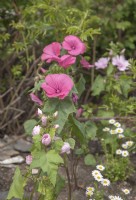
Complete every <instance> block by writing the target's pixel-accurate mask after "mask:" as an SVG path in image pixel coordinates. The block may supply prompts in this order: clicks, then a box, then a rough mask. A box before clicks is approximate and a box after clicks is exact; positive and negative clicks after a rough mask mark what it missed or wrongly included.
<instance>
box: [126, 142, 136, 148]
mask: <svg viewBox="0 0 136 200" xmlns="http://www.w3.org/2000/svg"><path fill="white" fill-rule="evenodd" d="M133 144H134V142H133V141H127V142H126V145H127V146H128V147H131V146H132V145H133Z"/></svg>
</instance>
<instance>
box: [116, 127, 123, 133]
mask: <svg viewBox="0 0 136 200" xmlns="http://www.w3.org/2000/svg"><path fill="white" fill-rule="evenodd" d="M116 132H117V133H123V132H124V130H123V128H116Z"/></svg>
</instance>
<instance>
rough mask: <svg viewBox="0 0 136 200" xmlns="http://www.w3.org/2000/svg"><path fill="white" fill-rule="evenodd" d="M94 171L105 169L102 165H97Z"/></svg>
mask: <svg viewBox="0 0 136 200" xmlns="http://www.w3.org/2000/svg"><path fill="white" fill-rule="evenodd" d="M96 169H98V170H100V171H103V170H104V169H105V167H104V166H103V165H97V166H96Z"/></svg>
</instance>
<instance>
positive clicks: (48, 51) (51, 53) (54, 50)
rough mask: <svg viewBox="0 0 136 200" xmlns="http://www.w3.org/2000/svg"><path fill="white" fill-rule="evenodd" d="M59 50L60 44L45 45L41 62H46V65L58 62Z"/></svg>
mask: <svg viewBox="0 0 136 200" xmlns="http://www.w3.org/2000/svg"><path fill="white" fill-rule="evenodd" d="M60 50H61V44H60V43H58V42H53V43H51V44H49V45H47V46H46V47H45V48H44V49H43V54H42V56H41V60H42V61H44V60H46V62H47V63H50V62H51V61H58V60H59V57H58V56H59V55H60Z"/></svg>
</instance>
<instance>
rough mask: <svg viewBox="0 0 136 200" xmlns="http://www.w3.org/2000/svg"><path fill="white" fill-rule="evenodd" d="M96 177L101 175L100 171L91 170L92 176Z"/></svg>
mask: <svg viewBox="0 0 136 200" xmlns="http://www.w3.org/2000/svg"><path fill="white" fill-rule="evenodd" d="M97 175H101V173H100V171H98V170H93V171H92V176H97Z"/></svg>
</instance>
